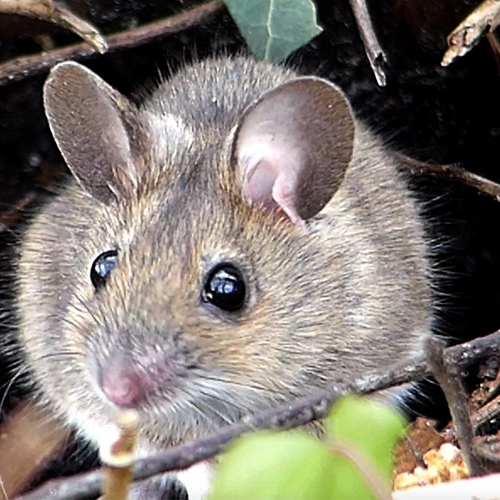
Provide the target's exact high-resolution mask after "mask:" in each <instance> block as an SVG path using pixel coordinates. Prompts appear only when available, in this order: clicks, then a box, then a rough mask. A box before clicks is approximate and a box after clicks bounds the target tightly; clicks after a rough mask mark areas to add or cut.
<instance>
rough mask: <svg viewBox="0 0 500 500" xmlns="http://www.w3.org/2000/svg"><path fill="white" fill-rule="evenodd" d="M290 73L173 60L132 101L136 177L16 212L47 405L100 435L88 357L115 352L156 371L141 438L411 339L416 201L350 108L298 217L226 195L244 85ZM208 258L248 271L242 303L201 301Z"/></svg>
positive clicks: (22, 295)
mask: <svg viewBox="0 0 500 500" xmlns="http://www.w3.org/2000/svg"><path fill="white" fill-rule="evenodd" d="M292 77H293V74H292V73H290V72H289V71H286V70H283V69H281V68H277V67H275V66H270V65H266V64H263V63H254V62H252V61H250V60H245V59H235V60H229V59H228V60H226V59H222V60H215V61H208V62H204V63H200V64H197V65H194V66H192V67H189V68H187V69H185V70H183V71H181V72H180V73H179V74H178V75H176V76H174V77H173V78H172V79H171V80H170V81H168V82H166V83H165V84H163V85H162V86H161V87H160V88H159V89H158V90H157V91H156V92H155V93H154V94H153V95H151V96H150V97H149V98H148V99H146V101H145V103H144V105H143V106H142V107H141V108H140V109H139V111H137V117H138V121H139V122H140V123H142V124H144V126H145V128H148V127H149V128H150V129H151V130H154V131H155V132H154V133H155V136H154V137H149V142H146V143H144V141H146V140H147V139H146V138H145V137H147V136H146V135H145V136H144V137H143V138H142V139H140V140H141V141H142V142H141V145H142V148H141V153H140V155H141V166H140V167H139V170H140V172H141V175H142V177H141V179H140V182H139V185H138V186H137V189H134V190H129V191H127V190H123V191H124V192H125V191H126V192H127V194H126V195H125V196H122V197H118V199H116V200H113V201H111V202H110V203H108V204H107V205H106V204H103V203H100V202H98V201H97V200H95V199H94V198H93V197H92V196H90V195H89V194H88V193H86V192H85V191H84V190H83V189H82V188H81V187H80V185H78V184H77V183H75V182H73V183H71V184H70V185H69V186H68V187H66V188H65V189H63V190H62V191H61V193H60V195H59V196H57V197H56V198H55V199H54V200H53V201H52V202H50V203H49V204H48V205H47V206H46V207H45V208H44V209H43V210H42V212H41V213H40V214H39V216H38V217H37V218H36V219H35V220H34V222H33V223H32V224H31V226H30V227H29V228H28V230H27V232H26V236H25V238H24V242H23V244H22V247H21V252H20V259H19V266H18V277H19V279H18V285H19V300H18V306H19V314H20V321H21V328H20V338H21V342H22V344H23V345H24V347H25V351H26V362H27V363H28V364H29V365H30V367H31V368H32V370H33V374H34V377H35V379H36V380H37V381H38V382H39V384H40V388H41V390H42V393H43V396H42V400H43V402H44V403H46V404H48V405H50V407H52V408H53V409H54V411H55V412H56V413H57V414H58V415H60V416H61V418H62V420H63V421H68V422H70V423H71V424H74V425H76V426H78V427H79V428H81V429H82V430H83V431H84V432H86V433H87V435H89V436H90V437H92V438H95V439H99V438H100V436H101V435H102V433H101V430H99V431H96V429H97V428H99V429H103V428H104V427H105V426H107V425H109V424H110V422H111V419H112V417H113V416H114V415H115V414H116V411H117V410H116V408H114V407H113V406H112V405H111V404H110V403H108V402H106V401H105V398H104V397H103V395H102V394H101V393H100V391H99V389H98V384H97V380H96V376H97V375H96V373H97V366H98V365H100V364H101V365H102V364H103V363H106V360H107V359H108V358H109V357H110V356H115V355H117V354H123V355H126V356H131V357H132V358H133V359H134V360H135V361H136V362H137V363H139V365H140V366H141V370H143V372H144V374H145V376H146V375H147V376H148V377H161V383H160V384H159V385H158V388H157V389H155V391H154V393H153V394H152V395H151V397H150V398H149V399H148V402H147V405H146V407H144V408H143V411H141V417H142V422H143V426H144V435H143V439H144V445H143V446H144V448H145V449H150V448H158V447H163V446H166V445H171V444H176V443H180V442H184V441H187V440H190V439H193V438H195V437H199V436H203V435H206V434H207V433H209V432H211V431H214V430H216V429H218V428H219V427H221V426H222V425H224V424H227V423H230V422H234V421H238V420H239V419H241V418H242V417H243V416H245V415H247V414H250V413H255V412H257V411H259V410H263V409H267V408H270V407H272V406H274V405H276V404H279V403H282V402H285V401H290V400H291V399H292V398H294V397H296V396H300V395H305V394H308V393H310V392H311V391H313V390H314V389H315V388H317V387H324V386H326V385H327V384H329V383H332V382H333V381H335V380H338V379H345V378H348V377H353V376H357V375H361V374H363V373H365V372H366V371H367V370H370V369H374V368H380V367H382V366H385V365H390V364H391V363H393V362H395V361H396V360H398V359H401V358H403V357H405V356H408V355H409V354H411V353H414V352H420V350H421V347H422V340H423V338H424V337H425V336H426V335H428V334H429V332H430V326H429V325H430V320H431V290H430V283H429V264H428V260H427V252H428V249H427V246H426V243H425V236H424V231H423V228H422V223H421V220H420V217H419V212H418V207H417V206H416V203H415V202H414V200H413V198H412V196H411V195H410V193H409V190H408V188H407V186H406V183H405V180H404V179H403V178H402V177H401V175H400V174H398V172H397V167H398V165H397V161H396V160H395V159H394V158H393V157H392V156H391V154H390V153H389V152H387V151H386V150H385V149H384V148H383V147H382V146H381V145H380V144H379V143H378V142H377V140H375V139H374V138H373V137H372V135H371V134H370V133H369V132H367V131H366V130H365V129H364V128H363V126H362V125H361V124H359V123H358V122H356V133H355V140H354V152H353V158H352V161H351V163H350V165H349V168H348V169H347V171H346V174H345V178H344V181H343V183H342V184H341V186H340V188H339V190H338V191H337V192H336V193H335V195H334V196H333V198H332V199H331V201H330V202H329V203H328V205H327V206H326V207H325V208H324V209H323V210H322V211H321V212H320V213H319V214H318V215H316V216H315V217H313V218H312V219H310V220H309V221H307V227H308V229H309V232H308V234H305V233H304V232H301V231H299V230H298V229H297V228H296V227H295V226H294V225H293V224H291V223H290V220H289V219H288V218H286V217H283V216H281V215H280V214H278V213H277V212H275V211H270V210H266V209H263V208H262V207H259V206H255V205H251V204H250V203H248V201H247V200H246V199H245V198H244V196H243V195H242V185H241V183H242V180H241V179H240V178H239V177H238V175H237V174H236V172H235V170H234V168H233V166H232V165H231V163H230V150H231V148H230V143H231V134H232V131H233V130H234V127H235V126H236V124H237V122H238V119H239V116H240V115H241V113H242V112H243V110H244V109H245V108H246V107H247V106H248V105H249V104H250V103H251V102H252V101H254V99H256V98H257V97H258V96H260V95H261V94H262V93H263V92H265V91H266V90H268V89H270V88H272V87H274V86H275V85H277V84H279V83H281V82H283V81H286V80H289V79H291V78H292ZM166 113H170V114H172V115H174V116H178V117H180V118H181V119H182V121H183V122H184V123H185V124H187V126H188V127H189V129H190V131H191V132H192V134H193V140H192V141H189V140H186V141H185V143H183V142H182V141H180V140H171V138H170V137H168V136H165V134H166V131H165V130H164V129H162V125H161V119H158V118H155V119H152V118H151V115H153V114H154V115H156V116H162V115H165V114H166ZM152 120H153V121H154V124H153V125H151V123H152ZM162 134H163V135H162ZM169 139H170V140H169ZM121 182H122V183H125V184H126V180H122V181H121ZM112 248H119V264H118V266H117V268H116V269H115V270H114V271H113V273H112V275H111V278H110V281H109V283H108V284H107V286H106V288H105V289H104V290H102V291H101V292H98V293H96V292H95V291H94V289H93V287H92V284H91V282H90V278H89V274H90V267H91V264H92V262H93V261H94V259H95V258H96V257H97V256H98V255H99V254H100V253H102V252H104V251H106V250H109V249H112ZM221 261H229V262H234V263H236V264H237V265H239V266H240V267H241V269H242V270H243V272H244V274H245V276H246V277H247V280H248V289H249V297H250V298H249V303H248V305H247V307H246V308H245V309H244V310H243V311H242V312H241V313H236V314H234V315H227V314H224V313H222V312H221V311H218V310H216V309H215V308H213V307H210V306H207V304H204V303H202V302H201V300H200V291H201V289H202V287H203V282H204V276H205V274H206V272H208V270H209V269H210V268H211V266H213V265H214V264H216V263H218V262H221ZM102 432H104V431H102Z"/></svg>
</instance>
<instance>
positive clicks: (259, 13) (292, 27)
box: [225, 0, 323, 62]
mask: <svg viewBox="0 0 500 500" xmlns="http://www.w3.org/2000/svg"><path fill="white" fill-rule="evenodd" d="M225 4H226V6H227V8H228V10H229V12H230V14H231V16H232V17H233V19H234V21H235V23H236V24H237V25H238V28H239V29H240V31H241V34H242V35H243V37H244V38H245V40H246V42H247V43H248V45H249V47H250V49H251V50H252V52H253V53H254V54H255V55H256V56H257V57H258V58H259V59H263V60H265V61H274V62H279V61H282V60H283V59H285V58H286V57H287V56H288V55H289V54H290V53H292V52H293V51H294V50H296V49H298V48H299V47H302V45H305V44H306V43H307V42H309V41H310V40H311V39H312V38H314V37H315V36H317V35H319V33H321V32H322V31H323V29H322V28H321V27H320V26H319V25H318V24H317V22H316V8H315V5H314V3H313V1H312V0H225Z"/></svg>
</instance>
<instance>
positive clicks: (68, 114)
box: [43, 62, 140, 204]
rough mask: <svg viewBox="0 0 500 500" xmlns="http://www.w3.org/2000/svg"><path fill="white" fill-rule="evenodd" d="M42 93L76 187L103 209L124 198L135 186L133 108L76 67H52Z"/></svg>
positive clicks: (70, 64) (136, 130) (69, 64)
mask: <svg viewBox="0 0 500 500" xmlns="http://www.w3.org/2000/svg"><path fill="white" fill-rule="evenodd" d="M43 91H44V93H43V96H44V106H45V112H46V115H47V118H48V122H49V125H50V129H51V131H52V135H53V136H54V139H55V141H56V143H57V146H58V148H59V150H60V151H61V154H62V156H63V158H64V160H65V161H66V163H67V165H68V167H69V169H70V170H71V172H72V174H73V175H74V176H75V178H76V179H77V180H78V182H79V183H80V184H81V186H82V187H83V188H84V189H85V190H86V191H87V192H88V193H90V194H91V195H92V196H93V197H94V198H96V199H98V200H100V201H101V202H103V203H106V204H108V203H109V202H110V201H111V200H112V199H113V196H115V197H116V196H119V195H120V194H121V195H126V192H127V191H128V190H130V188H131V187H134V186H135V185H136V184H137V182H138V172H137V165H136V162H134V158H133V150H132V149H133V144H131V138H132V140H134V139H135V140H136V139H137V136H138V134H139V132H140V126H139V124H138V123H137V122H136V120H135V119H134V116H137V113H136V112H134V110H135V108H134V106H133V104H132V103H130V102H129V101H128V100H127V99H126V98H125V97H123V96H122V95H121V94H120V93H118V92H117V91H116V90H114V89H113V88H112V87H110V86H109V85H108V84H107V83H106V82H104V81H103V80H102V79H101V78H100V77H98V76H97V75H96V74H95V73H93V72H92V71H90V70H89V69H87V68H85V67H84V66H82V65H80V64H78V63H75V62H64V63H61V64H58V65H57V66H55V67H54V68H53V69H52V71H51V72H50V75H49V77H48V79H47V81H46V82H45V85H44V89H43Z"/></svg>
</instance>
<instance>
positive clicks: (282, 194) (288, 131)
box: [233, 77, 354, 226]
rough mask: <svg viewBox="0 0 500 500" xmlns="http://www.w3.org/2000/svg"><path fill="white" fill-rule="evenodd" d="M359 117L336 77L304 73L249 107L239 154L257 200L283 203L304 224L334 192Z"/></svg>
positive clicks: (238, 138)
mask: <svg viewBox="0 0 500 500" xmlns="http://www.w3.org/2000/svg"><path fill="white" fill-rule="evenodd" d="M353 142H354V119H353V116H352V112H351V109H350V106H349V104H348V102H347V101H346V99H345V97H344V96H343V94H342V93H341V92H340V91H339V90H338V89H337V88H336V87H335V86H333V85H332V84H331V83H330V82H328V81H326V80H323V79H320V78H315V77H300V78H296V79H294V80H291V81H289V82H286V83H283V84H281V85H279V86H277V87H275V88H274V89H272V90H270V91H268V92H267V93H265V94H264V95H263V96H261V97H260V98H259V99H258V100H257V101H255V102H254V103H253V104H251V105H250V106H249V107H248V108H247V109H246V110H245V112H244V113H243V115H242V117H241V119H240V122H239V124H238V126H237V129H236V134H235V141H234V144H233V155H234V160H235V163H236V165H237V167H238V168H239V170H240V174H241V176H242V179H243V189H244V193H245V194H246V196H248V198H249V199H250V201H251V202H253V203H256V204H261V205H264V206H267V207H269V208H273V207H278V208H280V209H281V210H283V211H284V212H285V213H286V214H287V215H288V217H289V218H290V219H291V221H292V222H293V223H294V224H296V225H299V226H303V224H304V220H307V219H309V218H310V217H313V216H314V215H316V214H317V213H318V212H319V211H320V210H321V209H322V208H323V207H324V206H325V205H326V204H327V203H328V202H329V201H330V199H331V198H332V196H333V195H334V194H335V192H336V191H337V189H338V187H339V186H340V184H341V183H342V180H343V178H344V173H345V171H346V168H347V166H348V165H349V162H350V160H351V156H352V149H353Z"/></svg>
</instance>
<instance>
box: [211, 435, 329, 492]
mask: <svg viewBox="0 0 500 500" xmlns="http://www.w3.org/2000/svg"><path fill="white" fill-rule="evenodd" d="M333 462H334V456H333V455H332V453H331V452H330V451H329V450H328V448H326V447H325V446H324V444H323V443H321V442H320V441H319V440H317V439H315V438H313V437H310V436H308V435H306V434H303V433H297V432H288V433H279V434H276V433H271V432H259V433H256V434H252V435H248V436H244V437H243V438H241V439H240V440H239V441H238V442H237V443H236V444H235V445H234V446H233V447H232V448H231V449H230V450H229V452H228V453H227V454H226V456H224V458H223V461H222V464H221V466H220V468H219V470H218V471H217V474H216V475H215V478H214V484H213V489H212V495H211V496H210V500H290V499H293V500H330V499H331V498H332V489H333V481H334V477H333V471H332V466H333Z"/></svg>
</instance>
